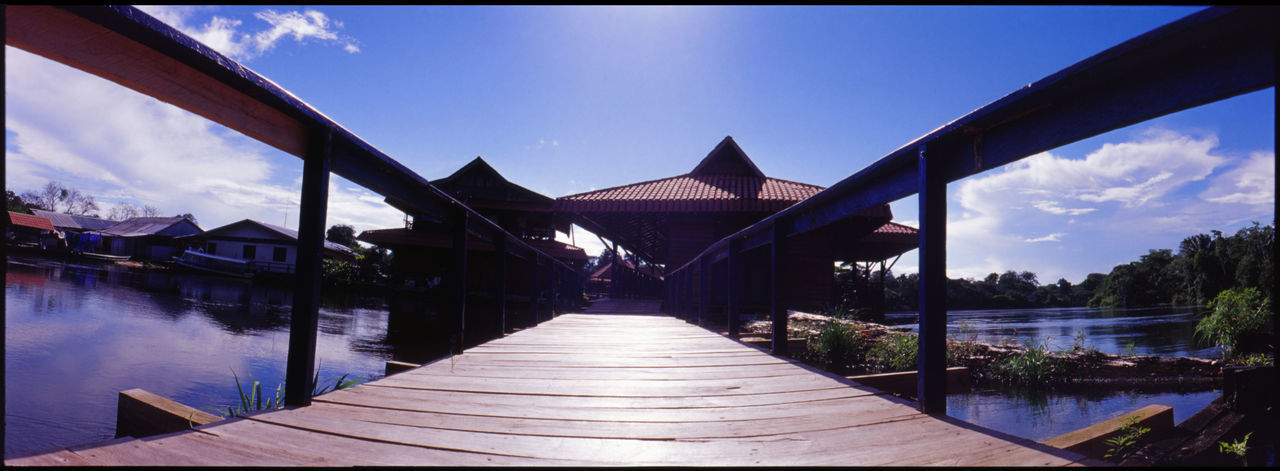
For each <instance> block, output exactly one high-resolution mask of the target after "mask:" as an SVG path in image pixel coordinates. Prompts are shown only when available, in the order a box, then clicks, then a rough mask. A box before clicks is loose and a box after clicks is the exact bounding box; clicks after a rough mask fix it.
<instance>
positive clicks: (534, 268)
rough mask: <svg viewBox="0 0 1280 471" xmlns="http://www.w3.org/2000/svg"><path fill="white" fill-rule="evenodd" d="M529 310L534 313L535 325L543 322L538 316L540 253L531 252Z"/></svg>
mask: <svg viewBox="0 0 1280 471" xmlns="http://www.w3.org/2000/svg"><path fill="white" fill-rule="evenodd" d="M529 312H530V313H532V314H533V325H538V323H539V322H542V318H540V317H538V253H537V252H533V253H531V254H529Z"/></svg>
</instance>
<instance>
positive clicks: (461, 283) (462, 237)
mask: <svg viewBox="0 0 1280 471" xmlns="http://www.w3.org/2000/svg"><path fill="white" fill-rule="evenodd" d="M469 219H470V218H469V212H468V211H467V209H466V208H458V209H457V210H456V211H455V213H454V214H453V221H452V222H453V253H452V257H451V261H450V270H449V278H450V279H449V281H448V283H446V284H445V286H448V287H449V301H450V302H449V308H450V311H451V312H450V316H449V317H450V322H449V326H450V327H451V328H452V329H453V335H456V336H457V337H456V339H457V340H455V341H454V342H452V343H453V349H452V353H455V354H457V353H462V348H463V342H464V341H465V340H466V339H465V335H464V334H465V333H466V330H467V221H468V220H469Z"/></svg>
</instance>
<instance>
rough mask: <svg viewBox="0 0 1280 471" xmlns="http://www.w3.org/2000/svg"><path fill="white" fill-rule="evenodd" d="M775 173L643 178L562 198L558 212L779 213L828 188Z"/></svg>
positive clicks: (557, 200)
mask: <svg viewBox="0 0 1280 471" xmlns="http://www.w3.org/2000/svg"><path fill="white" fill-rule="evenodd" d="M822 189H823V188H822V187H820V186H817V185H810V184H807V183H797V182H793V181H787V180H781V179H777V178H769V177H753V176H740V175H693V174H684V175H680V176H676V177H670V178H663V179H661V180H652V181H647V182H640V183H635V184H631V185H626V186H618V187H613V188H606V189H603V190H596V191H591V192H587V193H579V194H576V195H569V196H564V197H561V198H558V199H556V206H555V209H556V210H557V211H573V212H692V211H779V210H781V209H783V208H786V207H787V206H791V205H793V204H795V203H797V202H799V201H802V200H804V199H806V198H808V197H810V196H813V195H815V194H817V193H818V192H820V191H822Z"/></svg>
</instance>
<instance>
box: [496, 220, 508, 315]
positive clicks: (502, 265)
mask: <svg viewBox="0 0 1280 471" xmlns="http://www.w3.org/2000/svg"><path fill="white" fill-rule="evenodd" d="M493 253H494V254H495V255H496V256H497V257H498V258H497V260H495V262H496V263H497V266H496V267H494V270H495V271H497V272H498V276H497V277H498V280H497V281H498V337H502V336H503V335H506V334H507V235H506V234H505V233H501V232H499V233H498V238H497V240H495V241H494V251H493Z"/></svg>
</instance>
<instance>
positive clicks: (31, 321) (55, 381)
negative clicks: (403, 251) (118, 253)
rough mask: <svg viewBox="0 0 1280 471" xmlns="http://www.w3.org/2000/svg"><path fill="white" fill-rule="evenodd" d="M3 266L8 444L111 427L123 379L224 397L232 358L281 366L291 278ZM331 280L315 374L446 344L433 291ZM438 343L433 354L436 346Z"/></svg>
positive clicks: (94, 435)
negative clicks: (335, 285)
mask: <svg viewBox="0 0 1280 471" xmlns="http://www.w3.org/2000/svg"><path fill="white" fill-rule="evenodd" d="M6 262H7V263H6V271H5V313H6V314H5V385H6V388H5V431H6V433H5V456H6V457H11V456H21V455H25V454H30V453H33V452H37V451H40V450H46V449H49V448H53V447H59V446H69V445H76V444H81V443H88V442H93V441H98V440H101V439H105V438H110V437H111V436H112V435H113V434H114V429H115V401H116V395H117V393H118V391H122V390H125V389H131V388H143V389H146V390H148V391H151V392H153V393H156V394H159V395H161V396H165V397H169V398H173V399H175V400H177V401H179V402H182V403H184V404H189V405H192V406H196V407H205V406H217V405H230V404H232V403H233V402H234V401H233V399H234V398H236V397H237V393H236V390H235V384H234V382H233V380H232V376H231V372H232V371H235V372H236V374H238V375H240V377H241V378H242V379H246V378H249V377H252V378H253V379H256V380H259V381H262V382H263V383H264V387H266V388H274V387H275V385H276V384H277V383H278V382H280V381H282V379H283V377H284V368H285V363H286V358H287V354H288V343H289V342H288V339H289V336H288V328H289V318H290V310H291V303H292V294H293V293H292V289H291V287H290V286H289V285H288V283H287V282H276V283H263V282H248V281H244V280H238V279H231V278H220V277H206V276H201V275H193V274H183V273H170V272H164V271H149V270H140V269H131V268H128V267H124V266H120V265H117V264H112V263H108V262H102V263H97V262H92V261H74V262H61V261H53V260H44V259H37V258H18V257H10V258H9V259H8V260H6ZM399 298H403V297H393V298H392V299H390V300H389V299H385V298H383V297H381V296H368V295H361V294H351V293H342V292H331V291H326V292H325V294H324V296H322V300H321V308H320V320H319V325H320V328H319V333H318V335H317V352H316V356H317V360H318V362H319V365H320V366H319V370H320V377H321V379H326V378H333V377H337V376H341V375H343V374H350V375H352V376H353V377H364V378H371V379H372V378H377V377H380V376H381V375H382V373H383V366H384V363H385V362H386V361H387V360H392V359H395V360H402V361H411V362H416V363H422V362H426V361H429V360H431V359H434V358H438V357H439V356H440V355H441V354H443V353H446V352H447V350H448V345H447V344H446V345H444V346H443V347H441V346H439V345H431V344H433V343H435V344H439V343H440V342H439V341H438V338H439V337H440V336H441V332H440V328H439V326H438V322H437V319H436V316H435V314H434V312H435V311H434V310H432V309H429V308H428V304H429V303H428V302H427V301H425V300H422V299H414V297H413V296H408V297H407V299H399ZM433 355H434V356H433Z"/></svg>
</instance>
